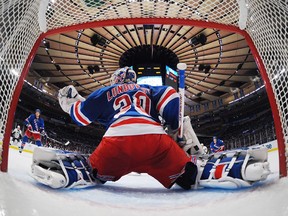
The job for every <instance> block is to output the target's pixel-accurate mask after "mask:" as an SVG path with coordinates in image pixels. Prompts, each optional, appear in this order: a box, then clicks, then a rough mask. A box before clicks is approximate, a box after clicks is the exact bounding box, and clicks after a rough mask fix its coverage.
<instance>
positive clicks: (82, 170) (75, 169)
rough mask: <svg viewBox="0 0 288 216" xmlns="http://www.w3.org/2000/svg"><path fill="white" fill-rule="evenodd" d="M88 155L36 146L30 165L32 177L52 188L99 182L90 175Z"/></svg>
mask: <svg viewBox="0 0 288 216" xmlns="http://www.w3.org/2000/svg"><path fill="white" fill-rule="evenodd" d="M87 157H88V155H81V154H76V153H72V152H65V151H61V150H55V149H48V148H36V149H35V150H34V154H33V164H32V166H31V168H32V169H31V171H32V177H33V178H34V179H35V180H36V181H38V182H40V183H42V184H45V185H47V186H49V187H52V188H73V187H78V188H79V187H80V188H83V187H90V186H94V185H96V184H97V183H99V182H98V181H97V180H96V179H94V178H93V177H91V176H92V175H91V172H92V169H91V167H90V165H89V164H88V163H87V160H86V159H87Z"/></svg>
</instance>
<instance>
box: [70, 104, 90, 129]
mask: <svg viewBox="0 0 288 216" xmlns="http://www.w3.org/2000/svg"><path fill="white" fill-rule="evenodd" d="M80 104H81V102H80V101H77V102H76V103H74V104H73V106H72V109H71V111H72V112H71V116H72V117H73V118H74V119H75V120H76V122H77V123H79V124H80V125H83V126H86V125H88V124H90V123H91V121H90V120H89V119H88V118H87V117H86V116H85V115H84V114H83V113H82V112H81V109H80V108H81V106H80Z"/></svg>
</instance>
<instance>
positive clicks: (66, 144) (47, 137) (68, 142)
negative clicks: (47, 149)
mask: <svg viewBox="0 0 288 216" xmlns="http://www.w3.org/2000/svg"><path fill="white" fill-rule="evenodd" d="M45 136H46V139H49V140H51V141H53V142H56V143H58V144H60V145H65V146H68V145H69V144H70V141H67V142H66V143H63V142H60V141H58V140H55V139H53V138H51V137H49V136H48V134H47V133H46V134H45V135H44V136H43V137H45Z"/></svg>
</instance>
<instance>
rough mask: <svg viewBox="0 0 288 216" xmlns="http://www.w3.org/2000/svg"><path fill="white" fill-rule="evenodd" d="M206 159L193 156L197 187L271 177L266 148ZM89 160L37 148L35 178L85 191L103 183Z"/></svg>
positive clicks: (226, 186)
mask: <svg viewBox="0 0 288 216" xmlns="http://www.w3.org/2000/svg"><path fill="white" fill-rule="evenodd" d="M204 157H205V156H200V157H198V158H197V160H195V159H196V157H195V156H192V157H191V158H192V162H194V163H197V168H198V175H197V179H196V184H195V188H197V187H209V188H223V189H236V188H241V187H249V186H251V185H253V183H255V182H259V181H262V180H265V179H266V178H267V176H268V175H269V174H270V171H269V164H268V162H267V149H265V148H263V149H253V150H239V151H230V152H225V153H222V154H214V155H210V156H208V157H206V158H204ZM87 158H88V155H83V154H76V153H72V152H65V151H62V150H55V149H48V148H43V147H40V148H36V149H35V151H34V154H33V164H32V177H33V178H34V179H35V180H36V181H38V182H40V183H42V184H44V185H47V186H49V187H51V188H75V187H76V188H77V187H78V188H79V187H80V188H83V187H90V186H95V185H97V184H103V183H104V182H103V181H99V180H98V179H96V178H95V177H94V176H96V173H95V170H94V171H92V169H91V167H90V165H89V162H87ZM196 161H197V162H196ZM93 172H94V173H93ZM108 180H109V179H108Z"/></svg>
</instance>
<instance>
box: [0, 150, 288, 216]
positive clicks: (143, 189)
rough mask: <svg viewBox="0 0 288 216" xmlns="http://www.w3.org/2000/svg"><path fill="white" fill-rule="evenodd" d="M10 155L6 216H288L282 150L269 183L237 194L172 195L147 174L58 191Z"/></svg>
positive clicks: (2, 203) (27, 159)
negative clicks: (280, 169)
mask: <svg viewBox="0 0 288 216" xmlns="http://www.w3.org/2000/svg"><path fill="white" fill-rule="evenodd" d="M9 154H10V157H9V172H8V173H0V216H14V215H15V216H16V215H17V216H18V215H19V216H20V215H21V216H28V215H29V216H37V215H40V216H52V215H53V216H73V215H77V216H86V215H95V216H102V215H107V216H108V215H109V216H113V215H117V216H122V215H123V216H124V215H125V216H130V215H137V216H141V215H157V216H164V215H176V216H180V215H187V216H188V215H189V216H206V215H209V216H212V215H213V216H214V215H221V216H225V215H227V216H228V215H229V216H238V215H239V216H240V215H241V216H244V215H245V216H246V215H247V216H250V215H252V216H258V215H259V216H266V215H267V216H284V215H285V216H288V178H282V179H280V180H278V155H277V154H278V153H277V151H274V152H271V153H269V162H270V167H271V171H272V174H271V175H270V177H269V179H267V180H266V181H265V182H263V183H261V184H259V185H257V186H254V187H252V188H249V189H241V190H234V191H232V190H211V189H209V190H208V189H201V190H197V191H195V190H191V191H183V190H182V189H180V188H178V187H177V186H174V187H173V188H172V189H170V190H167V189H165V188H163V187H162V186H161V185H160V184H159V183H158V182H157V181H156V180H154V179H153V178H151V177H149V176H147V175H145V174H141V175H138V174H129V175H128V176H125V177H123V178H122V179H121V180H120V181H118V182H115V183H114V182H111V183H107V184H105V185H101V186H97V187H94V188H89V189H73V190H71V189H70V190H67V189H66V190H65V189H62V190H53V189H50V188H48V187H45V186H42V185H40V184H38V183H36V182H35V181H34V180H33V179H32V177H30V175H29V173H30V165H31V161H32V154H31V153H26V152H23V153H22V154H19V153H18V151H16V150H14V149H10V153H9Z"/></svg>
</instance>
